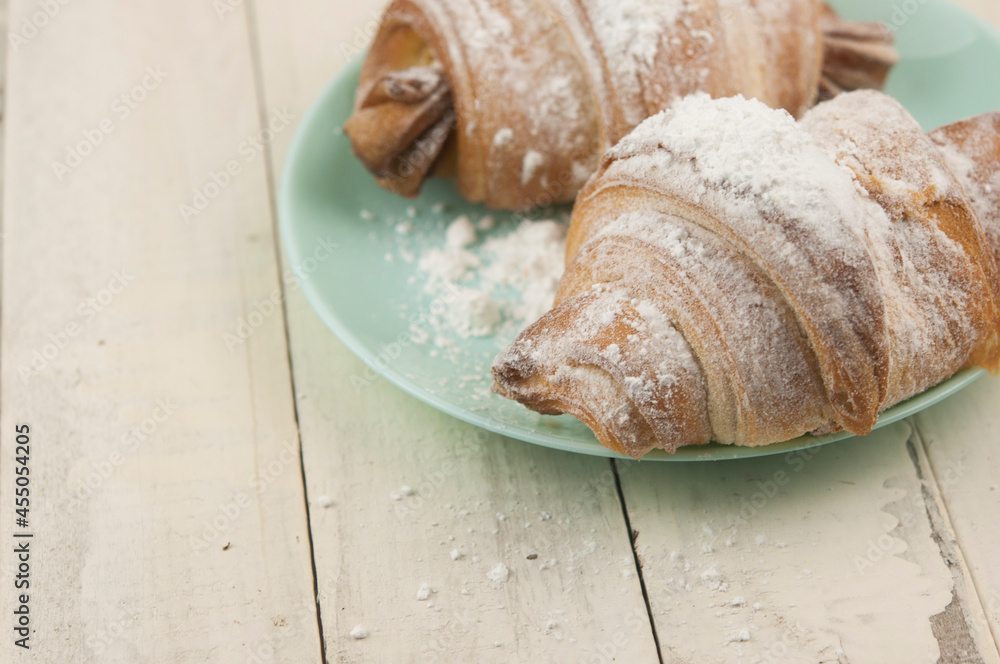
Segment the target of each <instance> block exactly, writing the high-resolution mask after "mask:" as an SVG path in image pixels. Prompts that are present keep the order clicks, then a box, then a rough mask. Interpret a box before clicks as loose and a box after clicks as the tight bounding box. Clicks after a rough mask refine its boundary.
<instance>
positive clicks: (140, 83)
mask: <svg viewBox="0 0 1000 664" xmlns="http://www.w3.org/2000/svg"><path fill="white" fill-rule="evenodd" d="M381 4H382V3H381V1H380V0H350V1H348V0H292V1H289V0H283V1H282V0H252V1H251V0H211V1H210V0H200V1H198V2H195V1H192V0H180V1H178V2H166V1H165V0H159V1H152V2H134V1H132V0H37V2H36V1H35V0H11V3H10V7H9V13H8V12H7V11H4V14H3V16H4V17H5V18H6V21H5V22H6V25H7V26H8V28H9V29H10V31H11V36H12V39H11V40H9V41H8V53H7V55H6V58H7V61H6V65H7V68H6V69H7V79H6V88H7V95H6V98H7V105H6V113H5V117H4V128H5V132H4V137H5V151H6V158H5V161H4V174H5V180H4V192H5V201H4V207H3V237H2V240H3V298H2V324H0V341H2V356H0V369H2V384H0V398H2V404H0V442H2V456H0V615H2V616H3V618H2V619H0V624H2V625H3V629H2V630H0V634H2V638H0V662H3V663H8V662H10V663H13V662H53V663H60V664H63V663H77V662H84V663H86V662H128V663H132V662H226V663H228V662H233V663H244V662H254V663H269V662H282V663H288V664H300V663H310V662H314V663H319V662H323V661H326V662H351V663H353V662H588V663H590V662H594V663H600V662H612V661H614V662H627V663H632V662H637V663H654V662H658V661H662V662H676V663H682V662H683V663H688V662H690V663H695V662H697V663H699V664H705V663H715V662H719V663H722V662H747V663H750V662H809V663H815V662H826V663H834V662H838V663H841V664H843V663H846V662H850V663H851V664H863V663H873V664H885V663H889V664H894V663H905V664H911V663H922V662H938V661H940V662H963V663H970V664H971V663H984V664H986V663H989V664H996V663H997V662H1000V656H998V651H997V640H998V638H1000V526H998V514H1000V488H998V485H1000V429H998V427H1000V409H998V407H997V404H998V403H1000V381H998V380H985V381H982V382H981V383H979V384H978V385H976V386H975V387H973V388H972V389H970V390H968V391H967V392H964V393H963V394H962V395H961V396H960V397H957V398H954V399H952V400H951V401H949V402H946V403H944V404H942V405H940V406H938V407H936V408H934V409H932V410H930V411H927V412H926V413H924V414H922V415H921V416H919V417H917V418H916V419H914V420H911V421H909V422H906V423H904V424H900V425H897V426H894V427H891V428H889V429H887V430H883V431H881V432H880V433H878V434H876V435H874V436H872V437H871V438H868V439H865V440H855V441H853V442H847V443H843V444H838V445H833V446H830V447H827V448H824V449H822V450H821V451H819V452H817V453H815V455H810V454H804V455H793V456H790V457H778V458H767V459H762V460H758V461H744V462H739V463H717V464H701V465H673V464H653V463H649V464H628V463H626V464H617V466H616V465H615V464H612V463H611V462H609V461H606V460H601V459H593V458H586V457H580V456H574V455H570V454H564V453H558V452H554V451H549V450H545V449H541V448H537V447H533V446H530V445H526V444H522V443H519V442H516V441H511V440H505V439H503V438H500V437H497V436H493V435H487V434H485V433H482V432H480V431H477V430H475V429H473V428H472V427H469V426H467V425H464V424H462V423H459V422H457V421H455V420H452V419H449V418H448V417H446V416H444V415H441V414H438V413H437V412H435V411H433V410H431V409H430V408H428V407H426V406H423V405H421V404H420V403H418V402H416V401H414V400H413V399H411V398H410V397H408V396H406V395H404V394H402V393H401V392H399V391H398V390H396V389H395V388H393V387H391V386H390V385H388V384H385V383H384V382H377V383H376V384H374V385H373V386H371V387H370V388H368V389H366V390H363V391H361V393H360V394H358V393H356V391H355V390H354V389H353V388H352V387H351V384H350V376H351V375H353V374H356V373H359V372H361V371H362V370H363V367H362V366H361V365H360V363H359V362H358V360H356V359H355V358H354V357H353V356H351V355H350V354H349V353H348V352H347V351H346V350H345V349H344V347H343V346H342V345H341V344H340V343H339V342H338V341H337V340H336V339H335V338H334V337H333V336H332V335H331V334H330V333H329V332H328V331H327V330H326V329H325V328H324V326H323V325H322V323H321V322H320V321H319V319H318V318H317V317H316V316H315V315H314V314H313V312H312V311H311V310H310V308H309V306H308V305H307V304H306V302H305V300H304V299H303V297H302V295H301V293H300V292H299V291H298V290H297V289H295V288H288V287H287V284H286V283H285V281H284V279H283V274H284V273H285V270H287V268H288V266H287V265H285V263H284V257H283V254H282V252H281V249H280V247H279V246H278V240H277V234H276V232H275V213H274V204H275V193H274V192H275V187H276V183H277V182H278V180H279V178H280V176H281V168H282V163H283V161H284V158H285V154H286V151H287V148H288V144H289V141H290V139H291V137H292V135H293V131H294V128H295V127H296V126H297V124H298V121H299V119H300V118H301V116H302V114H303V112H304V111H305V109H306V108H307V107H308V105H309V104H310V102H311V101H312V100H313V98H314V97H315V95H316V94H317V93H318V92H319V90H320V89H321V88H322V86H323V85H324V84H325V83H326V82H327V81H329V80H330V79H331V77H333V76H334V75H335V74H336V73H337V72H338V70H339V69H340V68H341V67H343V66H344V65H345V63H346V61H347V57H349V55H350V54H351V53H353V52H355V51H356V49H357V48H359V47H363V46H365V44H366V42H367V40H368V35H370V34H371V32H372V31H373V30H374V27H375V21H376V19H377V16H378V14H379V10H380V8H381ZM961 4H963V5H966V6H968V7H969V8H970V9H972V10H973V11H976V12H977V13H979V14H980V15H981V16H983V17H984V18H986V19H987V20H990V21H992V22H994V23H995V24H997V25H1000V4H998V3H997V2H996V0H963V1H962V2H961ZM272 121H274V123H275V124H274V127H279V129H278V130H277V131H276V134H275V135H274V136H273V139H272V140H270V141H269V142H267V141H262V140H260V137H261V132H262V129H263V127H264V126H265V125H266V124H268V123H270V122H272ZM233 160H235V161H237V162H238V163H239V166H240V168H239V173H238V174H237V175H235V176H233V177H231V178H229V181H228V182H223V183H222V184H221V186H218V185H219V184H220V183H219V182H216V183H215V184H216V185H217V186H216V188H213V187H212V186H211V183H212V182H213V174H215V173H217V172H219V171H221V170H222V169H224V168H225V166H226V164H227V163H228V162H230V161H233ZM196 192H201V193H203V194H206V195H207V196H208V197H209V198H210V199H211V200H210V201H209V204H208V205H207V207H206V209H205V210H204V211H203V212H201V213H200V214H198V215H197V216H196V217H194V218H192V219H190V220H189V221H190V223H186V222H185V219H184V218H183V216H184V215H182V209H181V205H182V204H189V205H190V204H193V203H194V201H195V196H196ZM274 293H278V294H279V295H278V296H279V298H280V297H283V298H284V299H283V300H282V302H283V308H278V309H276V310H275V311H274V312H273V313H272V314H271V315H268V316H265V317H264V320H263V323H262V325H261V326H260V327H259V328H258V329H257V330H256V332H255V334H253V336H252V337H251V338H250V339H249V340H248V341H247V343H246V344H244V345H241V346H239V347H237V348H235V349H234V350H232V352H231V351H230V349H229V348H228V347H227V344H226V343H225V335H226V334H227V333H231V332H232V331H233V330H235V328H236V326H237V324H238V322H239V321H240V320H241V319H244V318H246V317H247V316H248V315H249V314H250V313H251V312H252V311H254V307H255V305H256V303H259V302H262V301H265V300H267V299H269V298H270V297H271V296H272V294H274ZM21 425H27V426H28V427H30V432H29V434H28V435H29V437H30V460H29V463H30V501H31V503H30V515H29V516H30V519H29V525H28V526H27V527H23V526H19V525H18V524H17V522H16V518H18V517H17V515H16V514H15V512H14V506H15V498H16V495H15V491H16V489H17V487H18V485H17V483H16V480H15V478H16V477H17V475H16V473H17V472H18V471H17V468H18V467H19V466H20V465H22V464H21V463H20V462H19V461H18V460H17V456H18V452H17V449H16V446H17V431H16V427H18V426H21ZM404 486H409V487H412V489H413V492H412V495H408V492H404V491H402V487H404ZM393 494H397V496H393V497H398V498H399V500H393V499H392V498H391V496H392V495H393ZM27 533H31V534H32V535H33V537H31V538H26V537H21V538H15V535H16V534H21V535H24V534H27ZM25 542H28V543H29V544H28V546H29V550H30V554H28V555H27V556H26V557H27V558H28V559H29V560H28V563H27V564H28V567H29V572H28V574H27V575H26V578H27V580H29V581H30V584H31V585H30V590H15V584H16V583H18V582H19V579H18V575H19V574H20V572H19V568H18V565H19V561H18V560H17V555H18V554H16V553H14V551H15V548H16V547H18V546H24V543H25ZM498 563H503V564H504V565H506V566H507V567H508V568H509V570H510V574H509V578H508V580H507V581H506V582H505V583H495V582H493V581H490V580H489V579H488V578H487V573H488V572H489V571H490V569H491V568H493V567H494V566H495V565H497V564H498ZM425 584H426V586H427V589H428V591H429V592H428V595H427V598H426V599H425V600H423V601H420V600H419V599H418V595H420V589H421V588H422V587H423V586H424V585H425ZM22 594H27V595H28V597H27V602H24V601H23V599H24V598H22V597H20V595H22ZM420 596H422V595H420ZM22 604H26V605H27V606H28V609H27V611H28V616H29V617H28V622H29V625H30V627H29V630H28V632H27V633H28V636H29V637H30V638H29V640H28V641H27V642H26V643H27V644H28V645H30V650H24V649H22V648H20V647H18V646H17V645H15V640H16V639H19V638H21V637H20V636H19V635H18V634H17V632H16V631H15V628H16V627H17V624H18V620H19V615H18V614H17V613H15V612H16V611H22V614H23V609H21V608H20V607H21V606H22ZM358 625H364V626H365V627H366V628H367V631H368V633H369V636H368V637H367V638H365V639H363V640H357V639H354V638H352V637H351V636H350V632H351V631H352V630H353V629H354V628H355V627H356V626H358Z"/></svg>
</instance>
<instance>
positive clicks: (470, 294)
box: [447, 288, 503, 339]
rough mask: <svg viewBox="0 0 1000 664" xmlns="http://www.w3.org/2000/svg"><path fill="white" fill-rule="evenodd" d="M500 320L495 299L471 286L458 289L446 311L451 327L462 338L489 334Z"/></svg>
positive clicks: (498, 307)
mask: <svg viewBox="0 0 1000 664" xmlns="http://www.w3.org/2000/svg"><path fill="white" fill-rule="evenodd" d="M501 320H503V317H502V316H501V315H500V306H499V305H498V304H497V303H496V300H494V299H493V297H492V296H491V295H490V294H489V293H485V292H483V291H481V290H475V289H472V288H463V289H460V290H458V292H457V295H456V296H455V300H454V302H452V303H451V306H450V307H449V308H448V313H447V321H448V323H449V325H450V326H451V329H452V330H453V331H454V332H455V334H457V335H458V336H460V337H462V338H463V339H468V338H469V337H486V336H489V335H491V334H493V331H494V330H496V327H497V325H499V324H500V321H501Z"/></svg>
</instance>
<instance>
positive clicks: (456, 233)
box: [445, 215, 478, 250]
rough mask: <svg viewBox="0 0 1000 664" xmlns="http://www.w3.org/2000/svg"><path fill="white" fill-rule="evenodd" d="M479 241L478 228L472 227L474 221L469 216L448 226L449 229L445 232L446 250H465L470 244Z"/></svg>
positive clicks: (458, 219) (460, 218)
mask: <svg viewBox="0 0 1000 664" xmlns="http://www.w3.org/2000/svg"><path fill="white" fill-rule="evenodd" d="M477 239H478V236H477V235H476V227H475V226H473V225H472V221H471V220H470V219H469V218H468V217H467V216H465V215H462V216H461V217H458V218H457V219H455V221H453V222H451V224H449V225H448V229H447V230H446V231H445V248H446V249H451V250H455V249H465V248H466V247H468V246H469V245H470V244H474V243H475V242H476V240H477Z"/></svg>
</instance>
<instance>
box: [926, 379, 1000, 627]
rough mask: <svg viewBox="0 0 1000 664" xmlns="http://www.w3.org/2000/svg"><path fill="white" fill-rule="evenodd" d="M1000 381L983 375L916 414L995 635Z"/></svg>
mask: <svg viewBox="0 0 1000 664" xmlns="http://www.w3.org/2000/svg"><path fill="white" fill-rule="evenodd" d="M998 403H1000V381H997V380H996V379H984V380H982V381H980V382H979V383H977V384H976V385H974V386H973V387H971V388H969V389H967V390H965V391H964V392H962V393H961V394H960V395H957V396H955V397H952V398H951V399H949V400H948V401H946V402H944V403H942V404H939V405H938V406H935V407H934V408H931V409H929V410H927V411H925V412H923V413H921V414H920V415H919V416H918V417H917V418H916V427H917V430H918V431H919V433H920V436H921V439H922V442H923V446H924V449H926V454H927V457H928V458H929V460H930V465H931V468H932V474H933V477H934V478H935V480H936V483H937V485H938V486H939V487H940V491H941V496H942V499H943V502H944V505H945V506H946V514H947V516H948V518H949V519H950V521H951V523H952V527H953V528H954V531H955V534H956V537H957V542H958V545H959V547H960V548H961V551H962V553H963V554H964V556H965V560H966V561H967V562H968V569H969V573H970V574H971V577H972V579H973V581H974V583H975V587H976V590H977V591H978V594H979V599H980V601H981V602H982V604H983V607H984V609H985V611H986V615H987V616H988V618H989V624H990V628H991V629H992V630H993V635H994V638H996V639H998V640H1000V558H998V557H997V551H998V550H1000V526H998V521H997V515H998V514H1000V412H998V409H997V404H998Z"/></svg>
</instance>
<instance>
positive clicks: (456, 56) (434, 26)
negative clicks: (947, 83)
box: [345, 0, 897, 209]
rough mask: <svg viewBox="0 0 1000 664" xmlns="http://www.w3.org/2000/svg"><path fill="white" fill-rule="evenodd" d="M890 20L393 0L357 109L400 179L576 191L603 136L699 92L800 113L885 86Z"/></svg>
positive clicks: (777, 0)
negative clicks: (840, 95)
mask: <svg viewBox="0 0 1000 664" xmlns="http://www.w3.org/2000/svg"><path fill="white" fill-rule="evenodd" d="M891 43H892V38H891V34H890V33H889V32H888V31H887V30H886V29H885V28H884V27H883V26H881V25H877V24H867V23H852V22H845V21H842V20H840V19H839V18H837V16H836V14H834V12H833V11H832V10H831V9H829V7H827V5H826V4H824V3H823V2H822V1H821V0H756V1H755V2H749V3H748V2H746V0H699V1H695V0H627V1H623V0H395V1H394V2H393V3H392V4H391V5H390V6H389V8H388V10H387V11H386V14H385V16H384V18H383V20H382V22H381V25H380V29H379V31H378V33H377V35H376V36H375V39H374V42H373V44H372V48H371V51H370V52H369V54H368V57H367V60H366V62H365V64H364V68H363V70H362V72H361V79H360V82H359V84H358V92H357V98H356V105H355V111H354V114H353V115H352V117H351V118H350V119H349V120H348V122H347V124H346V125H345V130H346V132H347V134H348V135H349V136H350V138H351V141H352V144H353V147H354V151H355V153H356V154H357V156H358V157H359V158H360V160H361V161H362V162H363V163H364V164H365V166H366V167H367V168H368V169H369V170H370V171H372V173H374V175H375V177H376V178H377V180H378V182H379V184H380V185H382V186H383V187H385V188H386V189H389V190H390V191H393V192H396V193H399V194H402V195H405V196H415V195H416V194H417V193H418V192H419V191H420V188H421V185H422V184H423V182H424V180H425V179H426V178H427V177H429V176H430V175H432V174H437V175H442V176H446V177H454V178H455V180H456V183H457V187H458V190H459V192H460V193H461V194H462V195H463V196H465V197H466V198H467V199H469V200H470V201H473V202H485V203H486V205H488V206H490V207H494V208H503V209H524V208H529V207H534V206H539V205H545V204H548V203H552V202H558V201H571V200H573V199H574V198H575V196H576V194H577V193H578V191H579V190H580V188H581V187H582V186H583V184H584V183H585V182H586V180H587V178H588V177H589V176H590V175H591V174H592V173H593V172H594V170H595V169H596V168H597V166H598V164H599V162H600V157H601V155H602V154H603V152H604V151H605V150H606V149H607V148H609V147H611V146H612V145H614V144H615V143H617V142H618V140H619V139H621V138H622V137H624V136H625V135H626V134H627V133H628V132H629V131H631V130H632V129H634V128H635V126H636V125H638V124H639V123H640V122H641V121H642V120H644V119H645V118H647V117H649V116H650V115H652V114H654V113H656V112H658V111H660V110H662V109H664V108H666V107H667V106H669V105H670V103H671V102H672V101H673V100H675V99H677V98H680V97H683V96H685V95H687V94H690V93H693V92H697V91H704V92H707V93H710V94H711V95H712V96H715V97H726V96H731V95H735V94H738V93H741V94H743V95H745V96H747V97H756V98H758V99H760V100H761V101H763V102H765V103H767V104H769V105H771V106H773V107H775V108H786V109H788V110H789V111H790V112H791V113H793V114H796V115H798V114H800V113H802V112H803V111H805V110H806V109H808V108H809V107H810V106H812V105H813V104H814V103H815V101H816V99H817V97H818V96H824V97H826V96H832V95H834V94H836V93H837V92H840V91H843V90H850V89H855V88H859V87H881V86H882V84H883V83H884V82H885V79H886V76H887V74H888V72H889V69H890V67H891V66H892V65H893V64H894V63H895V62H896V60H897V57H896V52H895V50H894V49H893V48H892V46H891Z"/></svg>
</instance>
